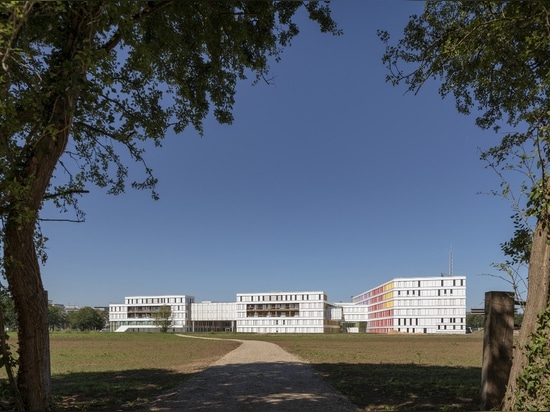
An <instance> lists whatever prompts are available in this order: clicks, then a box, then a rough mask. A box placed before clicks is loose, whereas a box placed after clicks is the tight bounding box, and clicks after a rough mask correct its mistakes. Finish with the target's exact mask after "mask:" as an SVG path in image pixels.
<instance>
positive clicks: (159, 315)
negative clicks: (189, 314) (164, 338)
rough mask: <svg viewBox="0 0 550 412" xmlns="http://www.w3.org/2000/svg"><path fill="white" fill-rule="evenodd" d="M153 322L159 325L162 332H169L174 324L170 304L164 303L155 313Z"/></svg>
mask: <svg viewBox="0 0 550 412" xmlns="http://www.w3.org/2000/svg"><path fill="white" fill-rule="evenodd" d="M153 324H154V325H156V326H158V327H159V330H160V332H161V333H166V332H168V329H169V328H170V327H171V326H172V309H171V308H170V306H168V305H163V306H161V307H159V308H158V310H157V311H156V312H154V313H153Z"/></svg>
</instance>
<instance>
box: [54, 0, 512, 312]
mask: <svg viewBox="0 0 550 412" xmlns="http://www.w3.org/2000/svg"><path fill="white" fill-rule="evenodd" d="M422 7H423V2H420V1H405V0H369V1H351V0H349V1H344V0H341V1H336V2H333V5H332V8H333V11H334V18H335V19H336V20H337V21H338V23H339V25H340V27H341V28H342V29H343V30H344V35H343V36H340V37H332V36H330V35H323V34H321V33H319V31H318V30H317V29H316V28H315V27H314V26H313V25H312V24H309V23H307V22H306V23H305V24H304V25H302V33H301V35H300V36H298V37H297V38H296V39H295V41H294V42H293V45H292V47H290V48H288V49H287V50H286V51H285V53H284V55H283V60H282V62H280V63H279V64H275V65H273V67H272V69H273V70H272V71H273V75H274V76H275V82H274V84H273V85H271V86H270V85H266V84H259V85H257V86H251V81H245V82H242V83H241V84H240V85H239V87H238V92H237V96H236V99H237V104H236V106H235V122H234V124H233V125H231V126H220V125H217V124H216V123H215V122H213V121H212V120H207V122H206V124H205V134H204V137H202V138H200V137H199V136H198V134H197V133H196V132H195V131H193V130H191V129H190V130H188V131H187V132H185V133H184V134H182V135H170V136H167V138H166V140H165V143H164V147H163V148H161V149H154V150H151V151H149V153H148V156H147V159H148V163H149V166H151V167H152V168H153V169H154V171H155V174H156V176H157V177H158V178H159V180H160V183H159V187H158V190H159V192H160V200H159V201H156V202H155V201H153V200H152V199H151V198H150V195H149V193H146V192H136V191H134V190H132V189H128V191H127V193H126V194H123V195H120V196H107V195H105V194H104V192H103V191H102V190H101V189H98V188H96V187H92V186H91V187H89V189H90V191H91V193H90V194H88V195H85V197H84V198H83V199H82V200H81V202H80V203H81V207H82V208H83V209H84V210H85V211H86V213H87V220H86V223H84V224H71V223H44V224H43V230H44V232H45V234H46V235H47V236H48V237H49V238H50V240H49V242H48V248H49V249H48V255H49V260H48V262H47V264H46V266H44V267H43V279H44V283H45V287H46V289H47V290H48V292H49V297H50V299H51V300H53V301H54V302H56V303H63V304H66V305H68V304H71V305H80V306H86V305H90V306H102V305H107V304H109V303H116V302H123V299H124V296H131V295H147V294H188V295H193V296H195V297H196V299H197V300H198V301H201V300H213V301H233V300H234V299H235V294H236V293H238V292H256V291H259V292H267V291H275V290H280V291H299V290H323V291H325V292H326V293H327V294H328V297H329V300H331V301H334V302H339V301H344V302H345V301H349V300H350V296H352V295H356V294H359V293H361V292H363V291H365V290H368V289H370V288H372V287H375V286H377V285H378V284H380V283H383V282H386V281H388V280H390V279H392V278H394V277H407V276H440V274H441V273H448V272H449V251H450V250H451V248H452V250H453V257H454V259H453V260H454V265H453V272H454V274H455V275H465V276H467V305H468V308H470V307H473V306H475V307H478V306H481V305H482V304H483V297H484V293H485V291H488V290H508V289H510V287H509V285H508V284H507V283H506V282H505V281H503V280H500V279H498V278H495V277H491V276H485V275H483V274H494V275H499V272H497V271H495V269H493V268H492V267H491V266H490V265H491V263H492V262H501V261H503V260H504V258H503V256H502V253H501V252H500V248H499V243H501V242H503V241H505V240H507V239H508V238H509V237H510V235H511V234H512V230H513V228H512V223H511V221H510V218H509V217H510V215H511V214H512V213H511V210H510V206H509V204H507V203H506V202H505V201H503V200H500V199H498V198H495V197H492V196H489V195H480V194H477V193H478V192H488V191H489V190H491V189H498V185H499V180H498V179H497V177H496V175H495V174H494V173H493V172H491V171H490V170H487V169H485V167H484V164H483V163H482V162H481V161H480V160H479V153H478V147H487V146H489V145H491V144H493V143H495V142H496V138H497V136H495V135H494V134H493V133H492V132H483V131H481V130H479V129H477V128H476V127H475V126H474V119H473V118H472V117H465V116H461V115H458V114H457V113H456V111H455V109H454V102H453V101H451V100H448V101H443V100H441V98H440V97H439V95H438V94H437V92H436V90H437V85H435V84H429V85H428V86H427V87H426V88H425V89H424V90H423V91H422V92H421V93H420V94H419V95H417V96H414V95H411V94H405V93H404V88H403V87H392V86H391V85H389V84H387V83H385V75H386V72H385V68H384V67H383V65H382V63H381V56H382V53H383V51H384V46H383V44H382V43H381V42H380V41H379V40H378V38H377V36H376V30H377V29H388V30H390V32H391V33H392V35H393V37H394V38H395V39H397V38H398V37H400V34H401V33H402V29H403V27H404V25H405V24H406V22H407V21H408V17H409V15H411V14H413V13H420V12H421V10H422ZM136 172H137V173H139V170H138V169H136ZM134 177H135V176H134ZM138 177H139V176H138ZM43 217H49V218H58V217H60V216H59V215H58V214H57V213H56V212H52V211H48V212H47V213H46V214H45V215H44V216H43Z"/></svg>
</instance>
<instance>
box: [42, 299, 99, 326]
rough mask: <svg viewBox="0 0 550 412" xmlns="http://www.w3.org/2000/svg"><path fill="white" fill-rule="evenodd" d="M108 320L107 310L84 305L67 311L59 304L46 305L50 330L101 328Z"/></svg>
mask: <svg viewBox="0 0 550 412" xmlns="http://www.w3.org/2000/svg"><path fill="white" fill-rule="evenodd" d="M108 321H109V312H108V311H105V310H100V309H94V308H92V307H90V306H85V307H83V308H80V309H78V310H74V311H70V312H67V311H65V310H64V308H63V307H61V306H56V305H52V304H50V305H49V306H48V323H49V325H50V330H51V331H54V330H63V329H73V330H80V331H91V330H102V329H103V328H105V327H106V325H107V323H108Z"/></svg>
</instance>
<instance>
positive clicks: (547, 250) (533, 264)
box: [503, 221, 550, 410]
mask: <svg viewBox="0 0 550 412" xmlns="http://www.w3.org/2000/svg"><path fill="white" fill-rule="evenodd" d="M549 235H550V233H549V228H548V223H547V222H544V221H539V222H538V223H537V226H536V228H535V232H534V234H533V245H532V248H531V257H530V261H529V273H528V287H527V303H526V305H525V312H524V317H523V322H522V325H521V330H520V333H519V337H518V339H517V341H516V344H515V346H514V352H513V361H512V369H511V371H510V377H509V379H508V387H507V390H506V395H505V397H504V403H503V409H504V410H514V409H516V408H515V402H516V396H515V391H516V388H517V379H518V376H519V375H520V374H521V372H522V371H523V369H524V368H525V365H526V362H527V357H526V355H525V352H524V348H525V344H526V343H528V342H529V340H530V338H531V335H532V334H533V333H534V332H535V330H536V329H537V320H538V316H537V315H538V313H539V312H540V311H542V310H544V309H545V308H546V307H547V306H548V298H549V295H550V244H549V240H550V239H549ZM541 396H548V394H546V393H541Z"/></svg>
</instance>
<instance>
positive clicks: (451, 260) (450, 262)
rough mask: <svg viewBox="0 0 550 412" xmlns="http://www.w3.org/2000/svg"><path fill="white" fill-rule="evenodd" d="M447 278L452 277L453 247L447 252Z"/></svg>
mask: <svg viewBox="0 0 550 412" xmlns="http://www.w3.org/2000/svg"><path fill="white" fill-rule="evenodd" d="M449 276H453V247H452V246H451V250H450V251H449Z"/></svg>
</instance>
